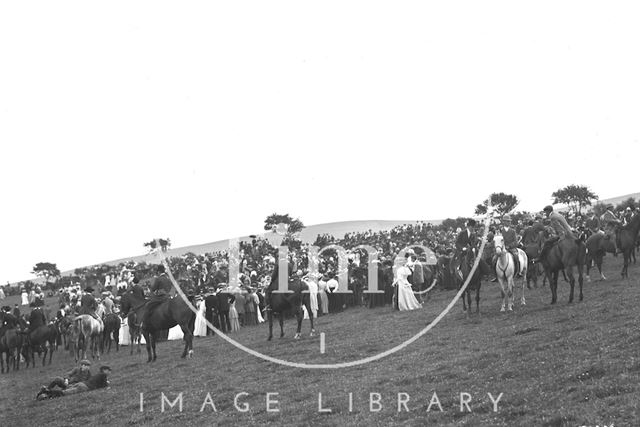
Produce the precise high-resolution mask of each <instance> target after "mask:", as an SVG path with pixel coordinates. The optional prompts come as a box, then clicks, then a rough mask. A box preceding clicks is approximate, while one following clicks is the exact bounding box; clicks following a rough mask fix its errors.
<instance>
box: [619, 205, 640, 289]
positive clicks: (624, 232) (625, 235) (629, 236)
mask: <svg viewBox="0 0 640 427" xmlns="http://www.w3.org/2000/svg"><path fill="white" fill-rule="evenodd" d="M638 231H640V214H636V215H634V216H633V217H632V218H631V220H630V221H629V223H628V224H627V225H625V226H623V227H621V228H620V250H621V251H622V255H623V257H624V265H623V266H622V273H621V274H622V277H623V278H627V279H628V278H629V275H628V273H627V270H628V268H629V264H630V263H631V256H632V254H633V251H634V250H635V245H636V240H637V238H638Z"/></svg>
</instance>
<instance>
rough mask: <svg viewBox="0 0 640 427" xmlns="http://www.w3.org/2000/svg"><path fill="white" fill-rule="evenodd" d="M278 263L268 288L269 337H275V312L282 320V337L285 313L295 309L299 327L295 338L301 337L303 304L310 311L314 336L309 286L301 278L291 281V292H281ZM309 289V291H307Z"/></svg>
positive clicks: (281, 335)
mask: <svg viewBox="0 0 640 427" xmlns="http://www.w3.org/2000/svg"><path fill="white" fill-rule="evenodd" d="M278 270H279V269H278V265H277V264H276V266H275V269H274V270H273V274H272V275H271V283H270V284H269V287H268V288H267V292H266V293H267V295H268V302H267V303H268V305H267V316H268V318H269V338H267V340H268V341H271V339H272V338H273V314H274V313H278V320H279V322H280V338H282V337H283V336H284V314H285V313H286V312H288V311H291V310H293V311H294V313H295V315H296V319H297V320H298V329H297V331H296V334H295V336H294V339H300V330H301V329H302V319H303V318H304V312H303V311H302V306H303V305H304V306H305V307H306V309H307V313H309V321H310V322H311V334H310V336H313V335H314V333H315V329H314V328H313V312H312V311H311V303H310V297H309V292H308V291H309V286H307V284H305V283H304V282H302V281H301V280H299V279H294V280H290V281H289V285H288V288H289V291H291V293H279V292H277V289H278V278H279V276H278V274H279V273H278ZM305 291H307V292H305Z"/></svg>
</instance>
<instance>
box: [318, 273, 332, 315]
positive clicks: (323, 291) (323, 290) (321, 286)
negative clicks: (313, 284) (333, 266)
mask: <svg viewBox="0 0 640 427" xmlns="http://www.w3.org/2000/svg"><path fill="white" fill-rule="evenodd" d="M318 296H319V297H320V305H321V308H322V314H328V313H329V297H327V282H325V281H324V280H320V281H319V282H318Z"/></svg>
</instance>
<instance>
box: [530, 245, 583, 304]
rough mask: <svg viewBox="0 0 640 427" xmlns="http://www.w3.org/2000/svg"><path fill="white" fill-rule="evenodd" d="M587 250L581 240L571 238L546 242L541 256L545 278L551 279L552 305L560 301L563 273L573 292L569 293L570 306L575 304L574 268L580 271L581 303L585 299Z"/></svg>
mask: <svg viewBox="0 0 640 427" xmlns="http://www.w3.org/2000/svg"><path fill="white" fill-rule="evenodd" d="M586 253H587V248H586V246H585V244H584V243H583V242H581V241H580V240H579V239H574V238H571V237H569V236H565V237H564V238H560V239H559V240H557V241H554V240H553V239H551V241H547V242H545V244H544V246H543V248H542V252H541V254H540V261H541V263H542V266H543V267H544V271H545V276H546V277H547V278H548V279H549V285H550V288H551V304H555V303H556V302H557V301H558V294H557V290H558V274H559V272H560V271H562V272H563V273H564V274H565V275H566V277H567V278H568V281H569V285H570V286H571V292H570V293H569V304H571V303H572V302H573V291H574V287H575V282H576V279H575V277H574V276H573V267H576V268H577V271H578V284H579V285H580V301H582V299H583V294H582V284H583V278H582V273H583V271H582V270H583V267H584V265H585V262H586Z"/></svg>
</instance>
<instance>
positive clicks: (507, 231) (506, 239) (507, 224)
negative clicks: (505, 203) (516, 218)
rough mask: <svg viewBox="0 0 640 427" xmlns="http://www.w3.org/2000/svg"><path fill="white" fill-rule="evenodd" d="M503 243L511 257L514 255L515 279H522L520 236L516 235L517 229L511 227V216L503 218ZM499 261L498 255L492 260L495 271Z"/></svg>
mask: <svg viewBox="0 0 640 427" xmlns="http://www.w3.org/2000/svg"><path fill="white" fill-rule="evenodd" d="M502 224H503V225H502V230H501V232H502V241H503V243H504V248H505V249H506V250H508V251H509V252H510V253H511V255H513V262H514V269H513V271H514V272H515V275H516V276H515V277H520V260H519V256H518V243H519V241H518V234H517V233H516V230H515V228H513V227H512V226H511V217H510V216H509V215H505V216H503V217H502ZM497 261H498V255H497V254H494V255H493V259H492V264H491V265H492V266H493V269H494V271H495V269H496V262H497Z"/></svg>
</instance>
